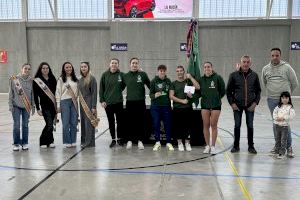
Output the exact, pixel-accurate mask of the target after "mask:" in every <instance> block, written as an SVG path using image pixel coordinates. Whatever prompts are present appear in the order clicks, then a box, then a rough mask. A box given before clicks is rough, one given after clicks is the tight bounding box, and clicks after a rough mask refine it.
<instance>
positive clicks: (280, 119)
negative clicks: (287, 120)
mask: <svg viewBox="0 0 300 200" xmlns="http://www.w3.org/2000/svg"><path fill="white" fill-rule="evenodd" d="M276 121H278V122H282V121H284V118H283V117H278V118H277V119H276Z"/></svg>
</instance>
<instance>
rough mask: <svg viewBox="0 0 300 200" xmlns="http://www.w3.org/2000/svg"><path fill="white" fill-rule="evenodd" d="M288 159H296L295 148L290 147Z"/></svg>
mask: <svg viewBox="0 0 300 200" xmlns="http://www.w3.org/2000/svg"><path fill="white" fill-rule="evenodd" d="M287 157H289V158H294V157H295V154H294V152H293V148H292V147H289V148H288V149H287Z"/></svg>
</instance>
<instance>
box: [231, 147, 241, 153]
mask: <svg viewBox="0 0 300 200" xmlns="http://www.w3.org/2000/svg"><path fill="white" fill-rule="evenodd" d="M239 151H240V147H232V149H231V153H237V152H239Z"/></svg>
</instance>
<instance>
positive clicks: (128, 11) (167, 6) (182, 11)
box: [114, 0, 193, 19]
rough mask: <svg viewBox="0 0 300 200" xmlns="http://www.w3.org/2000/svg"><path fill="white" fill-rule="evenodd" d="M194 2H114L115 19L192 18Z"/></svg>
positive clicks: (180, 0)
mask: <svg viewBox="0 0 300 200" xmlns="http://www.w3.org/2000/svg"><path fill="white" fill-rule="evenodd" d="M192 13H193V0H114V17H115V18H152V19H162V18H191V17H192Z"/></svg>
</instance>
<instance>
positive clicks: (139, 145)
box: [138, 140, 145, 150]
mask: <svg viewBox="0 0 300 200" xmlns="http://www.w3.org/2000/svg"><path fill="white" fill-rule="evenodd" d="M138 149H139V150H144V149H145V147H144V145H143V142H142V141H140V140H139V141H138Z"/></svg>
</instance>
